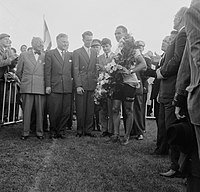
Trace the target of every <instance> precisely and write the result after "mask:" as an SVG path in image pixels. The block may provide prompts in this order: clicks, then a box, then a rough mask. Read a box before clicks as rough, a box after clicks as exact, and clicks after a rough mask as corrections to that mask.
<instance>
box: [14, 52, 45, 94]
mask: <svg viewBox="0 0 200 192" xmlns="http://www.w3.org/2000/svg"><path fill="white" fill-rule="evenodd" d="M16 75H17V76H18V77H19V79H20V80H21V84H20V93H30V94H44V93H45V92H44V53H42V54H41V55H39V57H38V60H37V61H36V59H35V56H34V54H33V53H32V52H31V53H30V52H24V53H22V54H21V55H20V58H19V61H18V65H17V72H16Z"/></svg>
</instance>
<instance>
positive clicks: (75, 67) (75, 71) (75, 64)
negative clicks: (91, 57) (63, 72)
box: [72, 51, 82, 87]
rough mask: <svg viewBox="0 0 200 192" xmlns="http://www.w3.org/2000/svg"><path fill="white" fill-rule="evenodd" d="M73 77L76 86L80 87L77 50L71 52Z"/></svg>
mask: <svg viewBox="0 0 200 192" xmlns="http://www.w3.org/2000/svg"><path fill="white" fill-rule="evenodd" d="M72 58H73V77H74V82H75V86H76V87H82V82H81V77H80V71H79V62H80V60H79V54H78V53H77V51H74V52H73V56H72Z"/></svg>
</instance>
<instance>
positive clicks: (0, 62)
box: [0, 54, 12, 67]
mask: <svg viewBox="0 0 200 192" xmlns="http://www.w3.org/2000/svg"><path fill="white" fill-rule="evenodd" d="M11 61H12V60H11V59H10V58H4V56H3V55H2V54H0V67H5V66H8V65H11Z"/></svg>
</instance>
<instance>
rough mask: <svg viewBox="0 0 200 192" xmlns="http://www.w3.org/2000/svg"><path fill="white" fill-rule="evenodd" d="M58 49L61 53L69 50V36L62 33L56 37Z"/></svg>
mask: <svg viewBox="0 0 200 192" xmlns="http://www.w3.org/2000/svg"><path fill="white" fill-rule="evenodd" d="M56 42H57V47H58V49H60V50H61V51H63V50H65V51H67V50H68V48H69V41H68V36H67V35H66V34H65V33H60V34H58V35H57V37H56Z"/></svg>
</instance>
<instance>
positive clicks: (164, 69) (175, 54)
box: [159, 28, 186, 103]
mask: <svg viewBox="0 0 200 192" xmlns="http://www.w3.org/2000/svg"><path fill="white" fill-rule="evenodd" d="M185 44H186V32H185V29H184V28H183V29H182V30H181V31H180V32H179V33H178V34H177V36H176V38H175V39H174V41H173V42H172V43H171V44H170V45H169V46H168V48H167V50H166V54H165V58H164V61H163V65H162V66H161V69H160V72H161V74H162V76H163V77H164V79H161V82H160V92H159V100H160V102H162V103H168V102H171V101H172V100H173V99H174V95H175V85H176V78H177V73H178V69H179V66H180V63H181V59H182V56H183V52H184V49H185Z"/></svg>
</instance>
